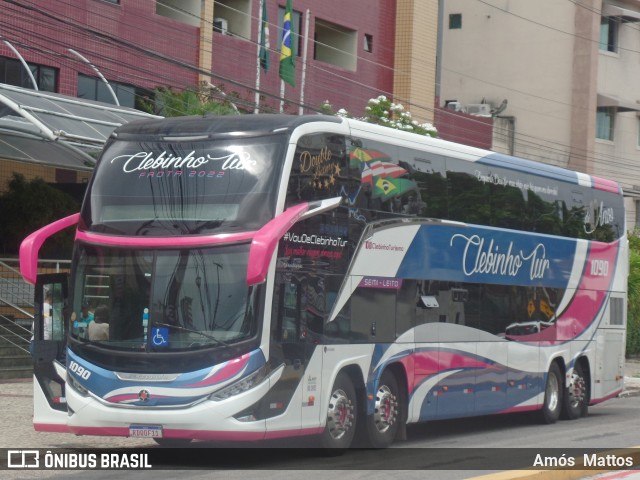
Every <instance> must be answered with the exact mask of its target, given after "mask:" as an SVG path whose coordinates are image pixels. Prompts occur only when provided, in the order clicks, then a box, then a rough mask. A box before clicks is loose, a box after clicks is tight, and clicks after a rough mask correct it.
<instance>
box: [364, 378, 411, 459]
mask: <svg viewBox="0 0 640 480" xmlns="http://www.w3.org/2000/svg"><path fill="white" fill-rule="evenodd" d="M374 402H375V403H374V410H373V414H372V415H367V418H366V425H367V439H368V441H369V445H370V446H371V447H373V448H386V447H388V446H389V445H391V444H392V443H393V441H394V440H395V438H396V435H397V434H398V429H399V427H400V422H402V411H401V408H402V407H401V396H400V390H399V388H398V381H397V380H396V377H395V375H394V374H393V373H392V372H391V371H390V370H385V371H384V372H383V373H382V376H381V377H380V382H379V383H378V389H377V390H376V393H375V396H374Z"/></svg>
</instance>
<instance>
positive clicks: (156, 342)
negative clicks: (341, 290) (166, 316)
mask: <svg viewBox="0 0 640 480" xmlns="http://www.w3.org/2000/svg"><path fill="white" fill-rule="evenodd" d="M151 344H152V345H153V346H154V347H168V346H169V329H168V328H167V327H152V328H151Z"/></svg>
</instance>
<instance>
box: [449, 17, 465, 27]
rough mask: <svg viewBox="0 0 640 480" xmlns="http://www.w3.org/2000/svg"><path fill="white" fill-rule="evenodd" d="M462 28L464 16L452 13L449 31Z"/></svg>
mask: <svg viewBox="0 0 640 480" xmlns="http://www.w3.org/2000/svg"><path fill="white" fill-rule="evenodd" d="M458 28H462V14H461V13H452V14H450V15H449V30H453V29H458Z"/></svg>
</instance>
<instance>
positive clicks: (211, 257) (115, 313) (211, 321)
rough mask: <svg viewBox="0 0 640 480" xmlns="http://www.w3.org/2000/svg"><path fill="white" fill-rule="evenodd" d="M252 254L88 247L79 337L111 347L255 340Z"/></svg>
mask: <svg viewBox="0 0 640 480" xmlns="http://www.w3.org/2000/svg"><path fill="white" fill-rule="evenodd" d="M248 252H249V246H248V245H233V246H224V247H215V248H201V249H189V250H168V251H167V250H163V251H150V250H135V251H132V250H124V249H113V248H106V247H101V246H90V245H80V246H79V248H78V251H77V253H76V255H77V256H76V261H77V263H76V265H77V268H76V272H75V274H76V278H75V282H74V291H73V302H72V305H73V313H72V317H71V320H72V322H71V335H72V336H73V337H75V338H76V339H78V340H80V341H82V342H85V341H86V342H94V343H99V344H100V346H102V347H104V348H109V347H112V348H115V349H118V350H122V349H124V350H133V351H156V352H161V351H176V350H193V349H201V348H210V347H216V346H226V345H229V344H233V343H237V342H239V341H242V340H247V339H249V338H250V337H252V336H253V335H254V334H255V333H256V331H257V312H256V305H257V304H256V298H257V293H256V289H255V288H253V287H248V286H247V284H246V272H247V259H248ZM152 279H153V280H152Z"/></svg>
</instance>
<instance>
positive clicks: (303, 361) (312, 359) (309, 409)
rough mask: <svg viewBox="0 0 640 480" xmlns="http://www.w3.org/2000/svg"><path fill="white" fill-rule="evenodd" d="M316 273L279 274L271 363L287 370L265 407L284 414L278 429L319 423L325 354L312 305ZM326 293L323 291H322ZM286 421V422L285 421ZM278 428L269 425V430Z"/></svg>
mask: <svg viewBox="0 0 640 480" xmlns="http://www.w3.org/2000/svg"><path fill="white" fill-rule="evenodd" d="M312 280H313V276H312V275H310V276H308V277H307V276H306V275H305V276H303V277H300V278H298V276H296V275H293V274H290V273H281V274H278V275H277V276H276V285H275V292H276V295H275V298H274V303H276V304H277V307H276V305H274V307H276V308H274V317H273V319H272V330H271V338H272V348H271V354H270V355H271V359H270V361H271V363H272V364H273V365H274V367H275V366H277V365H284V372H283V373H282V376H281V377H280V379H279V380H278V382H277V383H276V384H275V385H274V386H273V387H272V388H271V391H270V392H269V399H268V402H265V406H267V407H268V409H269V411H268V412H266V416H267V418H270V417H275V416H279V415H281V414H285V413H286V415H284V416H283V417H282V418H281V419H279V420H278V422H276V423H274V426H275V425H276V424H277V429H278V430H280V429H283V428H285V429H291V430H297V429H300V428H304V427H305V426H317V424H318V418H319V409H318V403H317V402H316V398H317V395H318V392H320V373H321V370H322V355H321V354H320V353H319V352H316V355H314V352H315V347H316V345H317V344H319V343H320V340H319V334H318V332H317V328H316V325H315V324H316V323H319V324H320V325H321V324H322V317H320V318H319V320H318V322H315V319H314V317H315V316H317V313H318V312H315V311H314V309H313V308H312V299H313V297H314V295H318V293H319V292H317V290H316V288H317V286H316V285H313V283H314V282H313V281H312ZM322 293H323V292H322ZM282 422H285V423H282ZM272 429H273V430H275V429H276V428H270V427H269V421H267V430H268V431H269V430H272Z"/></svg>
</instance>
